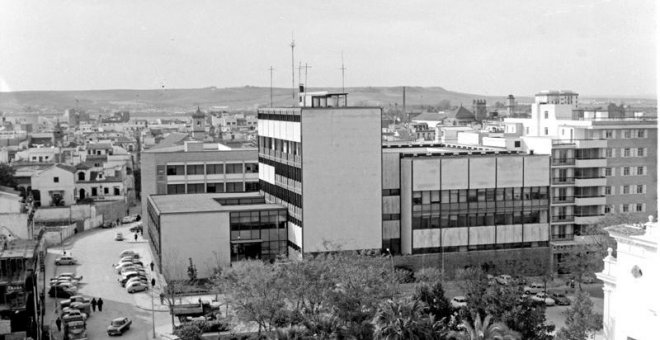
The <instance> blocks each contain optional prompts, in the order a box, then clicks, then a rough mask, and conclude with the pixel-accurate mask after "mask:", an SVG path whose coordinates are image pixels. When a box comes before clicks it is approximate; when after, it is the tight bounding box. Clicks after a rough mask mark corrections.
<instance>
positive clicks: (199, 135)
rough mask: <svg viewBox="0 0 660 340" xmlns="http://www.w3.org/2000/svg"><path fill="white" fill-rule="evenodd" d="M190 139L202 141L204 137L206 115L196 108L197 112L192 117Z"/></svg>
mask: <svg viewBox="0 0 660 340" xmlns="http://www.w3.org/2000/svg"><path fill="white" fill-rule="evenodd" d="M191 130H192V137H193V138H194V139H204V137H206V115H205V114H204V112H202V111H201V110H200V109H199V106H197V111H195V113H193V115H192V128H191Z"/></svg>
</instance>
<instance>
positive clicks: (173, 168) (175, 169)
mask: <svg viewBox="0 0 660 340" xmlns="http://www.w3.org/2000/svg"><path fill="white" fill-rule="evenodd" d="M184 171H185V170H184V167H183V165H168V166H167V175H168V176H183V175H185V172H184Z"/></svg>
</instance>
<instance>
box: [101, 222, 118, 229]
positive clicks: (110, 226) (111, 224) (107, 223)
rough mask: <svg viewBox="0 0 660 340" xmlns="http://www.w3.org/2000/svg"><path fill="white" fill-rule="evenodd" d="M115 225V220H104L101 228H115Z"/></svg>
mask: <svg viewBox="0 0 660 340" xmlns="http://www.w3.org/2000/svg"><path fill="white" fill-rule="evenodd" d="M114 227H115V222H103V224H101V228H105V229H109V228H114Z"/></svg>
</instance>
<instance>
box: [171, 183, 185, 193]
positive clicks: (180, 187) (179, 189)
mask: <svg viewBox="0 0 660 340" xmlns="http://www.w3.org/2000/svg"><path fill="white" fill-rule="evenodd" d="M185 193H186V185H185V184H168V185H167V194H168V195H175V194H185Z"/></svg>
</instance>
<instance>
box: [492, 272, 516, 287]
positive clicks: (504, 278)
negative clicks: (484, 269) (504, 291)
mask: <svg viewBox="0 0 660 340" xmlns="http://www.w3.org/2000/svg"><path fill="white" fill-rule="evenodd" d="M495 281H497V283H499V284H501V285H505V286H506V285H508V284H509V283H511V281H512V278H511V275H506V274H502V275H500V276H498V277H497V278H495Z"/></svg>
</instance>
